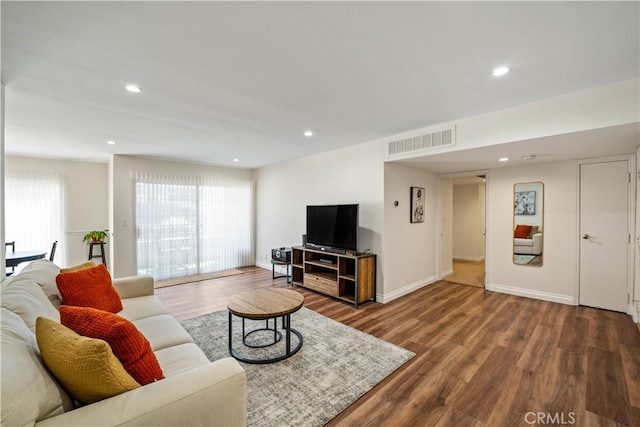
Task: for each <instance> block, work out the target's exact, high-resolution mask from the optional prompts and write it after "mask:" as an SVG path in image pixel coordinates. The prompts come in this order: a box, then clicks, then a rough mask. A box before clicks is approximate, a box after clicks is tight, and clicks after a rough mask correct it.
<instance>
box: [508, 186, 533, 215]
mask: <svg viewBox="0 0 640 427" xmlns="http://www.w3.org/2000/svg"><path fill="white" fill-rule="evenodd" d="M513 205H514V206H513V214H514V215H535V214H536V192H535V191H516V193H515V196H514V203H513Z"/></svg>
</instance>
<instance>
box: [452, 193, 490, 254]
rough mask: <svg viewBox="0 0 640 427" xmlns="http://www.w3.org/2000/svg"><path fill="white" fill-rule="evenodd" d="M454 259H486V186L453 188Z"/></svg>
mask: <svg viewBox="0 0 640 427" xmlns="http://www.w3.org/2000/svg"><path fill="white" fill-rule="evenodd" d="M452 204H453V258H455V259H461V260H466V261H482V260H483V259H484V257H485V253H484V252H485V242H484V227H485V225H484V224H485V218H484V215H485V209H484V205H485V190H484V184H465V185H454V186H453V200H452Z"/></svg>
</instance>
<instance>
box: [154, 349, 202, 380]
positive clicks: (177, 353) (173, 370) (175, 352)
mask: <svg viewBox="0 0 640 427" xmlns="http://www.w3.org/2000/svg"><path fill="white" fill-rule="evenodd" d="M156 356H157V357H158V362H160V366H162V371H163V372H164V373H165V375H166V376H167V377H168V378H169V377H172V376H175V375H178V374H180V373H182V372H186V371H190V370H192V369H193V368H195V367H197V366H202V365H208V364H209V363H211V362H210V361H209V359H207V356H205V354H204V353H203V352H202V350H201V349H200V347H198V346H197V345H195V344H194V343H187V344H180V345H174V346H173V347H167V348H163V349H161V350H158V351H156Z"/></svg>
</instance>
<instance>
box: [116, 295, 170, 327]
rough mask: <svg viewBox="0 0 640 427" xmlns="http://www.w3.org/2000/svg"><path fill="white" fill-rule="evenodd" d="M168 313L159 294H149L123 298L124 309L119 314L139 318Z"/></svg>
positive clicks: (129, 317)
mask: <svg viewBox="0 0 640 427" xmlns="http://www.w3.org/2000/svg"><path fill="white" fill-rule="evenodd" d="M160 314H168V313H167V310H166V309H165V308H164V305H162V303H161V302H160V300H159V299H158V297H157V296H155V295H149V296H144V297H136V298H125V299H123V300H122V311H119V312H118V315H120V316H122V317H124V318H125V319H128V320H132V321H133V320H139V319H145V318H147V317H152V316H158V315H160Z"/></svg>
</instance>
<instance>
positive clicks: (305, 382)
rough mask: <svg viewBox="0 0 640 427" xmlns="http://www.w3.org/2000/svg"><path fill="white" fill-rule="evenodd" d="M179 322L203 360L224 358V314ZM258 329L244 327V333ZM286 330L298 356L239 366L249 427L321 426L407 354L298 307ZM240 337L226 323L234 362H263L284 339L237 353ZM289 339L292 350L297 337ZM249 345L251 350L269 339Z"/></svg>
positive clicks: (255, 337) (238, 325)
mask: <svg viewBox="0 0 640 427" xmlns="http://www.w3.org/2000/svg"><path fill="white" fill-rule="evenodd" d="M181 323H182V325H183V326H184V327H185V329H186V330H187V331H188V332H189V334H191V336H192V337H193V339H194V341H195V342H196V344H197V345H198V346H199V347H200V348H201V349H202V350H203V351H204V353H205V354H206V355H207V357H208V358H209V360H217V359H220V358H223V357H228V356H229V351H228V313H227V311H226V310H223V311H217V312H215V313H209V314H205V315H204V316H200V317H196V318H194V319H188V320H184V321H182V322H181ZM272 323H273V322H271V324H272ZM264 326H265V322H264V321H259V322H258V321H247V324H246V327H247V331H249V330H251V329H256V328H263V327H264ZM291 326H292V328H294V329H296V330H298V331H299V332H300V333H301V334H302V336H303V345H302V348H301V349H300V350H299V351H298V353H296V354H295V355H293V356H292V357H290V358H289V359H286V360H283V361H281V362H277V363H272V364H267V365H253V364H248V363H242V362H240V363H241V365H242V367H243V368H244V369H245V370H246V372H247V398H248V403H247V410H248V416H247V418H248V420H247V423H248V425H249V426H256V427H257V426H260V427H263V426H274V427H282V426H322V425H323V424H325V423H326V422H328V421H330V420H331V419H332V418H334V417H335V416H336V415H338V414H339V413H340V412H341V411H343V410H344V409H345V408H347V407H348V406H349V405H350V404H351V403H353V402H354V401H355V400H357V399H358V398H359V397H360V396H362V395H363V394H364V393H366V392H367V391H368V390H370V389H371V388H372V387H374V386H375V385H376V384H378V383H379V382H380V381H382V380H383V379H384V378H386V377H387V376H388V375H389V374H391V373H392V372H393V371H395V370H396V369H398V368H399V367H400V366H402V365H403V364H404V363H405V362H406V361H408V360H409V359H411V358H412V357H413V356H414V355H415V354H414V353H412V352H410V351H408V350H405V349H403V348H401V347H398V346H396V345H393V344H390V343H388V342H386V341H383V340H381V339H378V338H376V337H374V336H372V335H368V334H365V333H364V332H361V331H358V330H357V329H354V328H351V327H349V326H346V325H344V324H342V323H340V322H336V321H334V320H332V319H329V318H328V317H325V316H323V315H321V314H318V313H316V312H314V311H312V310H309V309H307V308H304V307H303V308H301V309H300V311H298V312H296V313H293V314H292V315H291ZM278 327H279V328H280V327H281V322H280V321H279V322H278ZM241 330H242V322H241V320H240V319H239V318H237V317H235V316H234V324H233V331H234V349H236V350H237V351H238V352H239V353H240V354H241V355H243V356H252V357H260V358H263V357H269V354H272V353H273V352H277V351H283V348H284V347H283V346H284V339H283V340H281V341H280V342H279V343H278V344H276V345H274V346H271V347H268V348H264V349H250V348H248V347H244V346H243V344H242V341H241V336H240V334H241ZM291 337H292V348H294V347H295V345H296V344H297V342H298V341H297V339H298V338H297V337H296V336H295V335H294V334H292V335H291ZM250 338H251V340H252V342H251V343H252V344H258V343H259V342H260V341H261V340H267V339H273V333H272V332H270V333H266V332H256V333H255V334H252V335H251V336H250ZM258 355H259V356H258Z"/></svg>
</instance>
